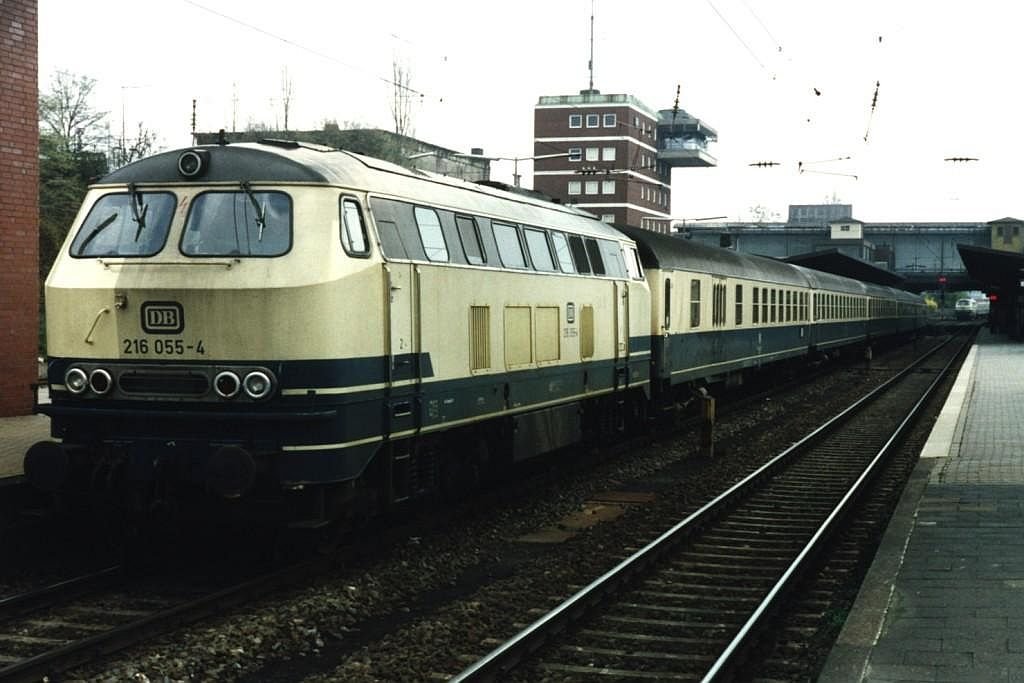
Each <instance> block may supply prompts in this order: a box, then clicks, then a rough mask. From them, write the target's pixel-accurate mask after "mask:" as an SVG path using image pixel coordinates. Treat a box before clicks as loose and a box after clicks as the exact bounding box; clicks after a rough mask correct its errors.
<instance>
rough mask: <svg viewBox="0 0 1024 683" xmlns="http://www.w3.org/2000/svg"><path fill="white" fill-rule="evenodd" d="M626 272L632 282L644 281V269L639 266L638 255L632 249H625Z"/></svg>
mask: <svg viewBox="0 0 1024 683" xmlns="http://www.w3.org/2000/svg"><path fill="white" fill-rule="evenodd" d="M626 270H627V271H629V276H630V277H631V278H633V279H634V280H643V279H644V269H643V266H641V265H640V255H639V254H637V253H636V249H635V248H634V247H626Z"/></svg>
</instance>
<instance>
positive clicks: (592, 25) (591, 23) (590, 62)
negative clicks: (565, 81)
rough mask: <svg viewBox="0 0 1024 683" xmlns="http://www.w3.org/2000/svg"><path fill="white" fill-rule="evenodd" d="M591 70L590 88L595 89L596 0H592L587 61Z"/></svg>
mask: <svg viewBox="0 0 1024 683" xmlns="http://www.w3.org/2000/svg"><path fill="white" fill-rule="evenodd" d="M587 68H588V69H589V70H590V88H589V89H590V90H593V89H594V0H590V61H589V62H587Z"/></svg>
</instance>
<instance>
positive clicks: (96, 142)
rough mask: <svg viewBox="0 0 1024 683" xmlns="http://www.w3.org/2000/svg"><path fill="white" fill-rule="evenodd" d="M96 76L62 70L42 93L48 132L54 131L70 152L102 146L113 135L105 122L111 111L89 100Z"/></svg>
mask: <svg viewBox="0 0 1024 683" xmlns="http://www.w3.org/2000/svg"><path fill="white" fill-rule="evenodd" d="M95 88H96V79H94V78H89V77H88V76H79V75H75V74H71V73H68V72H66V71H58V72H57V73H56V74H55V75H54V77H53V80H52V82H51V84H50V90H49V92H47V93H45V94H42V95H40V97H39V122H40V124H41V128H42V129H43V132H44V133H51V134H53V135H54V136H55V137H56V138H57V139H58V140H59V141H60V142H61V143H62V144H63V145H64V148H65V150H66V151H68V152H81V151H82V150H85V149H90V148H95V147H97V146H100V145H101V143H102V142H103V141H104V138H105V137H107V136H109V132H108V131H105V129H104V127H103V126H102V123H103V121H104V119H105V118H106V116H107V112H101V111H96V110H95V109H93V107H92V105H91V104H90V102H89V100H90V99H91V98H92V94H93V90H94V89H95Z"/></svg>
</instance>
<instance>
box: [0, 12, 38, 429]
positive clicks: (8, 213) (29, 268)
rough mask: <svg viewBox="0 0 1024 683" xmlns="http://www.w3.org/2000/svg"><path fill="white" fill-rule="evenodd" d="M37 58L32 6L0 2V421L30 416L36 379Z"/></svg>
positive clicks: (36, 27) (36, 17)
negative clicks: (32, 387) (32, 385)
mask: <svg viewBox="0 0 1024 683" xmlns="http://www.w3.org/2000/svg"><path fill="white" fill-rule="evenodd" d="M37 55H38V2H37V0H0V83H2V84H3V93H2V95H0V178H2V179H3V191H2V192H0V416H8V415H23V414H27V413H30V412H31V409H32V394H31V391H30V385H31V384H32V383H33V382H35V380H36V373H37V367H36V356H37V355H38V346H39V120H38V114H37V108H38V100H39V86H38V82H39V78H38V56H37Z"/></svg>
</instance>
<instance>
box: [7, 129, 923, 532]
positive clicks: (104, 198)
mask: <svg viewBox="0 0 1024 683" xmlns="http://www.w3.org/2000/svg"><path fill="white" fill-rule="evenodd" d="M45 297H46V338H47V355H48V377H47V380H48V383H49V388H50V395H51V398H52V402H51V403H50V404H46V405H41V406H39V408H38V409H39V411H40V412H43V413H46V414H47V415H49V416H50V418H51V435H52V439H51V440H48V441H45V442H40V443H37V444H35V445H33V446H32V447H31V448H30V449H29V451H28V452H27V453H26V456H25V472H26V476H27V478H28V479H29V480H30V482H32V483H33V484H34V485H35V486H37V487H39V488H41V489H43V490H47V491H52V492H56V493H62V494H66V495H70V496H73V495H78V494H84V493H88V494H90V495H96V494H97V493H98V494H101V495H103V496H104V497H105V498H106V499H108V500H114V501H116V502H118V503H119V504H123V505H124V506H125V507H128V508H130V509H145V508H147V507H150V506H153V505H156V504H160V505H161V506H167V505H171V506H173V507H174V508H175V509H177V510H179V511H182V512H189V511H192V512H200V511H202V513H203V514H207V513H208V512H209V511H210V509H211V508H215V510H216V512H217V513H219V514H229V515H236V514H237V515H241V516H245V517H247V518H248V517H252V516H255V517H266V518H272V519H276V520H281V519H284V520H288V521H289V522H290V523H292V524H296V525H319V524H323V523H326V522H329V521H331V520H335V519H339V518H344V517H346V516H348V515H352V514H356V513H357V511H359V512H361V511H366V510H379V509H381V508H383V507H386V506H389V505H392V504H395V503H399V502H401V501H405V500H409V499H414V498H417V497H422V496H428V495H437V494H438V493H444V492H453V491H458V490H460V489H462V488H465V487H469V486H472V485H473V484H474V483H475V482H476V481H477V480H479V479H482V478H486V477H489V476H494V475H495V474H496V473H498V472H501V471H503V469H504V468H506V467H507V466H509V465H510V464H512V463H515V462H517V461H520V460H524V459H527V458H531V457H535V456H538V455H541V454H544V453H550V452H552V451H556V450H558V449H561V448H564V447H566V446H569V445H571V444H575V443H579V442H583V441H586V440H588V439H599V438H602V437H604V436H606V435H608V434H609V433H612V432H616V431H619V430H623V429H626V428H629V427H640V426H642V425H644V424H645V422H646V420H647V419H648V416H650V415H652V414H655V413H657V412H658V411H661V410H663V409H664V408H665V407H666V406H670V405H672V404H674V403H676V402H678V401H680V400H683V399H684V398H685V397H686V396H687V395H688V393H689V392H690V391H691V390H692V388H693V387H694V386H697V385H699V384H702V383H706V382H710V381H714V380H719V379H723V378H727V377H734V376H738V375H741V374H742V373H745V372H747V371H749V370H751V369H754V368H757V367H760V366H762V365H766V364H769V363H773V362H777V361H780V360H784V359H792V358H799V357H801V356H808V355H810V354H814V353H819V352H821V351H823V350H828V349H830V348H834V347H841V346H852V345H858V344H864V343H867V342H869V341H871V340H872V339H876V338H879V337H883V336H888V335H895V334H905V333H908V332H913V331H915V330H917V329H918V328H919V327H921V326H922V325H923V324H924V307H923V305H922V302H921V301H920V299H919V298H918V297H916V296H913V295H911V294H908V293H905V292H900V291H897V290H894V289H890V288H887V287H880V286H877V285H871V284H866V283H862V282H858V281H856V280H851V279H847V278H842V277H838V276H835V275H828V274H825V273H819V272H815V271H811V270H807V269H804V268H800V267H796V266H792V265H788V264H784V263H781V262H778V261H774V260H771V259H764V258H758V257H753V256H744V255H740V254H737V253H735V252H732V251H729V250H724V249H714V248H710V247H704V246H700V245H696V244H693V243H691V242H688V241H685V240H680V239H676V238H673V237H669V236H665V235H658V234H655V233H651V232H649V231H642V230H635V229H622V230H620V229H617V228H615V227H613V226H611V225H608V224H606V223H603V222H601V221H599V220H597V219H596V218H595V217H593V216H592V215H590V214H588V213H586V212H584V211H582V210H579V209H576V208H573V207H571V206H566V205H562V204H557V203H554V202H550V201H546V200H545V199H543V198H538V197H535V196H531V195H526V194H523V193H517V192H512V191H507V190H505V189H501V188H498V187H494V186H491V185H486V184H474V183H467V182H463V181H460V180H457V179H454V178H449V177H443V176H439V175H435V174H430V173H426V172H421V171H417V170H410V169H407V168H403V167H400V166H397V165H394V164H391V163H389V162H386V161H382V160H379V159H374V158H369V157H365V156H361V155H357V154H353V153H349V152H345V151H341V150H335V149H329V148H325V147H319V146H316V145H307V144H303V143H296V142H287V141H262V142H260V143H247V144H230V145H227V144H221V145H208V146H200V147H194V148H188V149H184V150H178V151H173V152H166V153H162V154H157V155H155V156H152V157H150V158H147V159H143V160H141V161H138V162H135V163H133V164H130V165H128V166H126V167H124V168H122V169H119V170H117V171H114V172H113V173H111V174H109V175H107V176H106V177H104V178H102V179H101V180H100V181H98V182H97V183H95V184H94V185H92V186H91V187H90V189H89V192H88V195H87V196H86V198H85V200H84V203H83V205H82V208H81V210H80V212H79V214H78V216H77V217H76V219H75V221H74V224H73V225H72V226H71V230H70V231H69V234H68V237H67V240H66V242H65V244H64V246H63V248H62V250H61V253H60V255H59V256H58V258H57V260H56V262H55V264H54V267H53V269H52V271H51V273H50V275H49V277H48V278H47V281H46V293H45Z"/></svg>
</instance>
